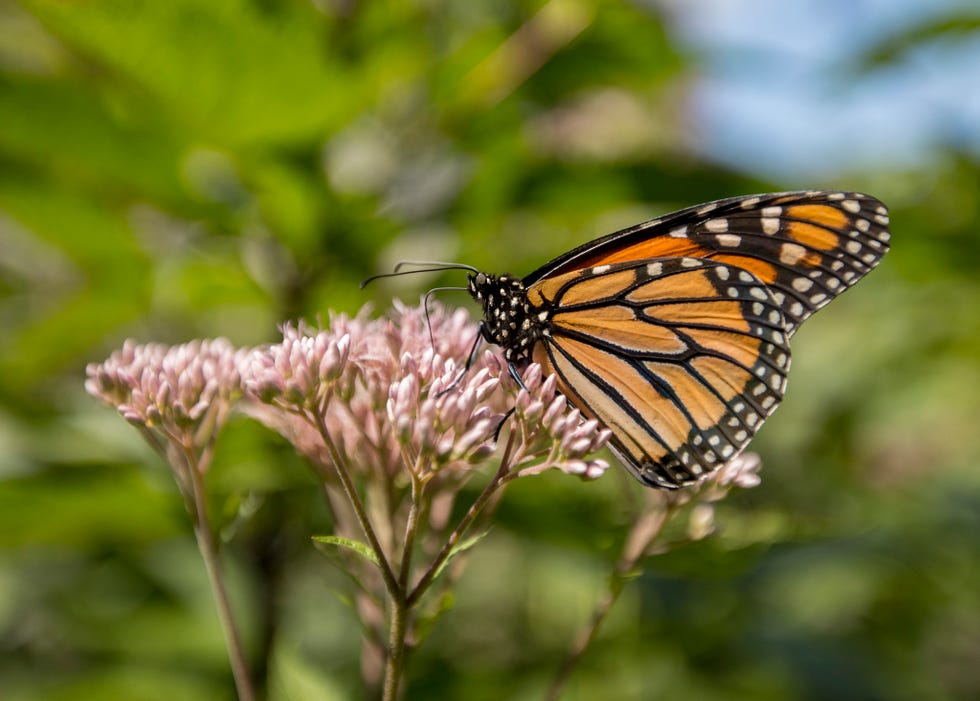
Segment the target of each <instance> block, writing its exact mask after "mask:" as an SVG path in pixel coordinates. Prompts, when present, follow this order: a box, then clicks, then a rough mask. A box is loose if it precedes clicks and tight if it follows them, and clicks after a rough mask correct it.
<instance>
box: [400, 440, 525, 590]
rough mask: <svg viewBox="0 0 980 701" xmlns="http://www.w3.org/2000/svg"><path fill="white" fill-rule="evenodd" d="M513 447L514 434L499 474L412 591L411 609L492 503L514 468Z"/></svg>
mask: <svg viewBox="0 0 980 701" xmlns="http://www.w3.org/2000/svg"><path fill="white" fill-rule="evenodd" d="M513 447H514V434H513V433H511V434H510V437H509V438H508V439H507V448H506V449H505V450H504V455H503V457H502V458H501V460H500V468H499V469H498V470H497V474H495V475H494V476H493V478H492V479H491V480H490V481H489V482H488V483H487V486H486V487H484V488H483V491H482V492H480V496H478V497H477V498H476V501H474V502H473V503H472V504H471V505H470V508H469V509H468V510H467V512H466V514H464V515H463V518H461V519H460V520H459V523H457V524H456V528H454V529H453V532H452V533H450V534H449V537H448V538H447V539H446V543H445V544H444V545H443V546H442V550H440V551H439V554H438V555H436V557H435V559H434V560H433V561H432V563H431V564H430V565H429V569H427V570H426V571H425V574H423V575H422V578H421V579H420V580H419V582H418V584H416V585H415V588H414V589H412V591H411V593H410V594H409V595H408V597H407V599H406V603H407V604H408V605H409V606H410V607H411V606H414V605H415V603H416V602H417V601H418V600H419V599H420V598H421V597H422V595H423V594H425V592H426V590H427V589H428V588H429V585H431V584H432V580H433V579H435V576H436V573H437V572H439V570H440V569H441V568H442V564H443V563H444V562H445V561H446V560H447V559H448V558H449V556H450V555H451V554H452V552H453V548H454V547H455V546H456V543H458V542H459V540H460V538H462V537H463V535H464V534H465V533H466V530H467V529H468V528H469V527H470V526H471V525H472V524H473V521H474V520H476V517H477V516H479V515H480V512H481V511H482V510H483V508H484V507H485V506H486V505H487V504H488V503H489V502H490V499H491V497H493V495H494V492H496V491H497V488H498V487H500V485H501V483H502V482H503V480H504V478H505V477H506V476H507V473H508V472H509V471H510V468H511V466H512V461H511V451H512V449H513Z"/></svg>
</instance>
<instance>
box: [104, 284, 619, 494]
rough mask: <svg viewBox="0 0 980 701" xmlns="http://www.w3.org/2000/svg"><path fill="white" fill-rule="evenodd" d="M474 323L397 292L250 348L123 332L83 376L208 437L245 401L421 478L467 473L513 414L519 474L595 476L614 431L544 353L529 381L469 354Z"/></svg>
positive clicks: (291, 426) (306, 434) (315, 443)
mask: <svg viewBox="0 0 980 701" xmlns="http://www.w3.org/2000/svg"><path fill="white" fill-rule="evenodd" d="M477 333H478V327H477V326H476V325H475V324H474V323H473V322H472V320H471V319H470V318H469V316H468V315H467V314H466V313H465V312H464V311H456V312H448V311H446V310H445V309H443V308H442V307H439V306H436V307H434V308H433V309H431V310H430V312H429V313H428V314H427V313H426V311H425V309H423V308H421V307H407V306H404V305H401V304H397V303H396V305H395V306H394V308H393V310H392V312H391V313H390V314H389V315H388V316H387V317H386V318H380V319H370V318H368V316H367V315H366V314H364V313H362V314H359V315H357V316H355V317H348V316H345V315H335V316H332V317H331V318H330V323H329V324H328V325H327V326H326V327H325V328H318V327H312V326H309V325H307V324H305V323H303V322H300V323H298V324H295V325H294V324H287V325H285V326H284V327H283V329H282V341H281V342H279V343H276V344H272V345H269V346H264V347H260V348H255V349H249V350H243V349H235V348H234V347H233V346H232V345H231V344H230V343H229V342H228V341H226V340H224V339H216V340H210V341H193V342H191V343H187V344H184V345H180V346H173V347H167V346H163V345H159V344H148V345H139V344H136V343H134V342H132V341H127V342H126V343H125V344H124V345H123V347H122V349H120V350H118V351H116V352H114V353H113V354H112V355H111V356H110V358H109V359H108V360H106V361H105V362H103V363H101V364H92V365H89V367H88V368H87V374H88V379H87V381H86V389H87V390H88V391H89V392H90V393H91V394H93V395H95V396H96V397H98V398H100V399H102V400H103V401H104V402H106V403H107V404H109V405H111V406H113V407H115V408H116V409H117V410H118V411H119V412H120V413H121V414H122V415H123V417H124V418H126V420H127V421H129V422H130V423H133V424H135V425H137V426H139V427H141V428H143V429H149V430H152V431H155V432H158V433H159V434H162V437H163V438H165V439H167V440H170V441H183V442H184V443H186V441H187V438H188V437H191V438H192V440H193V441H194V442H196V443H197V444H198V445H199V446H200V445H203V444H204V443H205V442H207V441H209V440H211V439H213V437H214V436H215V435H216V434H217V431H218V430H220V427H221V425H222V424H223V423H224V421H225V420H226V419H227V417H228V414H229V412H230V410H231V408H232V407H233V406H234V405H236V404H237V405H238V406H239V407H241V408H242V409H243V410H244V411H245V412H246V413H248V414H250V415H252V416H254V417H255V418H257V419H259V420H260V421H262V422H263V423H265V424H266V425H268V426H270V427H272V428H274V429H275V430H277V431H279V432H280V433H282V434H283V435H284V436H285V437H286V438H287V439H289V440H290V441H291V442H292V443H293V444H294V445H295V446H296V448H297V449H298V450H299V451H300V452H301V453H303V454H304V455H306V456H307V457H309V458H310V459H311V460H313V462H314V463H315V464H316V465H317V466H318V467H319V468H321V469H323V470H326V471H329V469H330V468H331V467H334V466H335V465H334V463H335V462H336V461H337V460H343V461H345V463H347V466H348V467H349V468H350V469H351V470H353V471H354V472H357V473H361V474H363V475H366V476H373V477H375V478H377V479H382V480H388V481H392V480H395V481H397V480H399V479H401V478H404V477H407V476H408V475H407V473H406V470H407V471H408V472H410V473H411V474H412V475H413V476H414V478H415V479H419V480H421V481H422V482H423V483H424V482H426V481H427V480H429V479H431V478H432V477H433V476H434V475H435V474H437V473H440V474H447V475H464V474H465V473H466V472H467V471H468V469H469V468H471V467H473V466H477V465H480V464H482V463H484V462H486V461H487V460H488V459H489V458H490V457H491V456H492V455H493V454H494V452H495V450H496V443H497V441H496V437H497V434H498V433H499V432H500V429H501V428H502V427H503V429H504V430H505V431H506V429H507V422H508V421H512V422H513V423H512V428H513V430H514V431H515V432H516V436H517V438H518V440H517V441H516V444H515V446H514V453H513V464H514V465H515V466H518V467H519V468H520V471H519V472H517V471H515V472H514V473H513V475H512V476H515V477H516V476H520V475H526V474H534V473H537V472H540V471H542V470H545V469H549V468H557V469H560V470H563V471H565V472H567V473H569V474H575V475H578V476H581V477H584V478H595V477H598V476H600V475H601V474H602V473H603V472H604V471H605V469H606V467H607V463H606V462H605V461H603V460H598V459H592V458H589V457H588V456H589V455H591V454H592V453H594V452H596V451H597V450H599V449H600V448H601V447H602V446H603V445H604V444H605V442H606V440H607V439H608V436H609V433H608V431H605V430H600V429H599V428H598V427H597V425H596V422H595V421H584V420H583V419H582V418H581V417H580V415H579V412H578V411H577V410H574V409H572V408H570V407H569V406H568V405H567V404H566V402H565V400H564V398H563V397H561V395H559V394H558V393H557V391H556V389H555V382H554V379H553V378H549V379H548V380H545V381H542V380H541V372H540V368H538V367H537V366H531V367H530V368H529V369H528V370H527V371H526V373H525V377H524V388H520V387H519V386H518V385H517V383H516V382H515V381H514V380H513V379H512V378H510V377H509V373H508V370H507V368H506V365H505V364H504V361H503V360H502V358H501V356H500V354H499V353H497V352H495V351H493V350H485V351H483V352H480V353H477V354H476V355H475V357H473V358H472V359H471V358H470V356H471V354H472V351H473V348H474V346H475V342H476V336H477ZM471 360H472V362H471ZM512 409H513V412H512V413H511V410H512ZM511 416H512V418H510V417H511ZM502 424H503V426H502ZM324 435H327V436H328V437H329V439H330V440H329V441H325V440H324ZM331 448H333V450H331Z"/></svg>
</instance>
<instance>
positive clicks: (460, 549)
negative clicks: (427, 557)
mask: <svg viewBox="0 0 980 701" xmlns="http://www.w3.org/2000/svg"><path fill="white" fill-rule="evenodd" d="M489 532H490V531H489V530H486V531H483V533H478V534H476V535H474V536H470V537H469V538H467V539H466V540H464V541H462V542H460V543H457V544H456V547H454V548H453V549H452V550H451V551H449V556H448V557H447V558H446V559H445V560H443V562H442V564H441V565H439V569H438V570H436V576H435V577H433V579H436V578H438V577H439V575H441V574H442V571H443V570H444V569H446V567H448V566H449V563H450V562H452V561H453V559H454V558H455V557H456V556H457V555H460V554H462V553H464V552H466V551H467V550H469V549H470V548H472V547H473V546H474V545H476V544H477V543H479V542H480V541H481V540H483V539H484V538H485V537H486V536H487V533H489Z"/></svg>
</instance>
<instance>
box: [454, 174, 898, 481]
mask: <svg viewBox="0 0 980 701" xmlns="http://www.w3.org/2000/svg"><path fill="white" fill-rule="evenodd" d="M888 224H889V219H888V210H887V209H886V207H885V206H884V205H883V204H882V203H881V202H879V201H878V200H876V199H875V198H873V197H870V196H868V195H863V194H860V193H856V192H830V191H809V192H783V193H773V194H766V195H753V196H746V197H735V198H731V199H723V200H718V201H715V202H709V203H707V204H702V205H698V206H696V207H690V208H688V209H683V210H680V211H678V212H674V213H672V214H668V215H666V216H663V217H659V218H657V219H652V220H650V221H647V222H644V223H642V224H637V225H635V226H632V227H630V228H627V229H623V230H622V231H617V232H615V233H612V234H609V235H608V236H604V237H602V238H599V239H596V240H595V241H592V242H590V243H586V244H584V245H582V246H579V247H578V248H575V249H574V250H571V251H569V252H567V253H564V254H562V255H560V256H558V257H557V258H555V259H554V260H552V261H550V262H548V263H546V264H544V265H543V266H541V267H540V268H538V269H537V270H535V271H534V272H532V273H531V274H530V275H527V276H526V277H523V278H518V277H515V276H512V275H508V274H503V275H490V274H487V273H483V272H478V271H476V270H475V269H471V268H468V266H464V267H467V268H468V269H469V270H471V272H469V273H468V274H467V280H468V286H467V289H468V291H469V293H470V294H471V295H472V296H473V298H474V299H475V300H476V301H477V302H478V303H480V304H481V305H482V307H483V321H482V323H481V335H482V338H483V339H485V340H486V341H488V342H490V343H494V344H497V345H498V346H500V347H501V348H502V350H503V354H504V357H505V359H506V360H507V362H508V364H509V366H510V368H511V372H512V374H514V375H515V377H519V375H518V374H517V373H516V371H515V369H516V368H520V367H523V366H525V365H526V364H528V363H529V362H531V361H534V362H537V363H539V364H540V365H541V367H542V370H543V373H544V375H545V376H547V375H551V374H554V375H555V376H556V377H557V383H558V388H559V389H560V391H561V392H562V393H563V394H564V395H565V396H566V397H567V398H568V399H569V401H570V402H571V403H572V404H574V405H575V406H576V407H578V409H579V410H580V411H581V412H582V413H583V415H585V416H587V417H590V418H594V419H596V420H598V422H599V423H600V424H602V425H603V426H605V427H606V428H608V429H610V431H611V432H612V437H611V439H610V445H611V447H612V449H613V452H614V453H616V455H617V457H619V459H620V460H621V461H622V462H623V464H624V465H625V466H626V467H627V468H628V469H629V470H630V472H631V473H632V474H633V475H634V476H635V477H636V478H637V479H639V480H640V481H641V482H642V483H643V484H645V485H647V486H650V487H654V488H661V489H676V488H679V487H683V486H686V485H689V484H692V483H694V482H697V481H698V480H700V479H701V478H702V477H704V476H705V475H708V474H710V473H711V472H713V471H714V470H716V469H718V468H719V467H721V466H722V465H723V464H725V463H726V462H728V461H729V460H731V459H732V458H733V457H735V456H736V455H738V454H739V453H740V452H741V451H742V450H743V449H744V448H745V446H746V445H747V444H748V442H749V441H750V440H751V439H752V437H753V436H754V435H755V434H756V432H757V431H758V430H759V427H760V426H761V425H762V423H763V422H764V421H765V420H766V418H767V417H768V416H770V415H771V414H772V413H773V411H775V409H776V407H777V406H778V405H779V402H780V401H781V400H782V398H783V395H784V393H785V391H786V375H787V372H788V371H789V366H790V348H789V339H790V337H791V336H792V335H793V333H795V331H796V330H797V329H798V328H799V326H800V324H801V323H802V322H803V321H805V320H806V319H807V318H808V317H809V316H810V315H811V314H813V313H814V312H815V311H816V310H818V309H820V308H821V307H823V306H825V305H826V304H827V303H829V302H830V300H832V299H833V298H834V297H836V296H837V295H839V294H840V293H841V292H843V291H844V290H845V289H847V288H848V287H850V286H851V285H853V284H854V283H856V282H857V281H858V280H859V279H861V278H862V277H864V275H865V274H867V273H868V271H870V270H871V269H872V268H874V267H875V266H876V265H877V264H878V263H879V262H880V261H881V258H882V256H884V254H885V253H886V252H887V250H888V245H889V239H890V233H889V231H888Z"/></svg>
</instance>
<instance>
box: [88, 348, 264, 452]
mask: <svg viewBox="0 0 980 701" xmlns="http://www.w3.org/2000/svg"><path fill="white" fill-rule="evenodd" d="M245 356H246V352H245V351H241V350H236V349H235V348H234V346H232V345H231V343H230V342H228V341H227V340H225V339H223V338H218V339H214V340H203V341H191V342H190V343H185V344H183V345H179V346H165V345H162V344H157V343H151V344H147V345H139V344H137V343H135V342H133V341H131V340H130V341H126V342H125V343H124V344H123V347H122V348H121V349H119V350H117V351H115V352H114V353H113V354H112V355H111V356H109V359H108V360H106V361H105V362H103V363H99V364H95V363H93V364H90V365H89V366H88V368H87V369H86V371H87V376H88V377H87V379H86V381H85V389H86V390H88V392H89V393H90V394H92V395H94V396H96V397H98V398H99V399H102V400H103V401H104V402H106V403H107V404H109V405H111V406H113V407H115V408H116V409H117V410H118V411H119V413H120V414H121V415H122V416H123V418H125V419H126V420H127V421H129V422H130V423H131V424H134V425H136V426H140V427H144V428H150V429H155V430H157V431H159V432H160V433H162V434H163V435H164V437H166V438H168V439H170V440H173V441H175V442H180V443H181V444H183V445H184V446H185V447H189V446H190V444H196V445H197V446H203V445H204V444H205V443H206V442H207V441H209V440H210V439H211V438H212V437H213V435H214V434H215V432H216V430H217V429H219V428H220V426H221V425H222V424H223V423H224V421H225V419H226V418H227V415H228V412H229V410H230V409H231V406H232V404H233V403H234V401H235V400H236V399H237V398H238V397H239V396H240V395H241V393H242V389H241V375H240V372H239V369H240V365H241V363H242V360H243V359H244V358H245Z"/></svg>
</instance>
